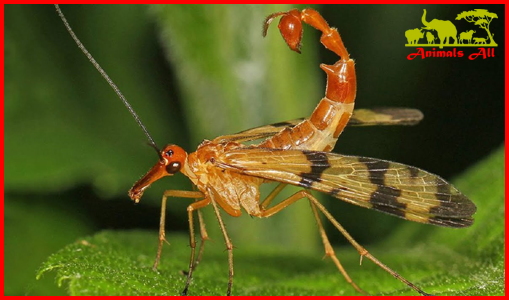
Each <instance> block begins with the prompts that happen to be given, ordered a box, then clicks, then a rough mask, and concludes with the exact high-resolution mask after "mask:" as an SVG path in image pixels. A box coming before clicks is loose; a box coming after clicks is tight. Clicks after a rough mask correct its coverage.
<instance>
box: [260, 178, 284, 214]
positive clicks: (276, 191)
mask: <svg viewBox="0 0 509 300" xmlns="http://www.w3.org/2000/svg"><path fill="white" fill-rule="evenodd" d="M285 187H286V183H280V184H278V186H276V188H275V189H273V190H272V192H270V194H269V195H268V196H267V198H265V200H263V201H262V203H260V208H261V209H262V210H264V209H266V208H267V206H269V205H270V203H271V202H272V200H274V198H276V196H277V195H279V193H281V191H282V190H283V189H284V188H285Z"/></svg>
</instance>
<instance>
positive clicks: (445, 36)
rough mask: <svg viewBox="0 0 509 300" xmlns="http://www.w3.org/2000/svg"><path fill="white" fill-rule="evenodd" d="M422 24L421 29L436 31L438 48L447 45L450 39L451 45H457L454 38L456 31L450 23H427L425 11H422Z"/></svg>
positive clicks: (439, 21)
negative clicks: (438, 42) (452, 41)
mask: <svg viewBox="0 0 509 300" xmlns="http://www.w3.org/2000/svg"><path fill="white" fill-rule="evenodd" d="M422 24H424V26H425V27H423V28H424V29H427V30H436V32H437V35H438V39H439V40H440V48H443V47H444V44H447V45H449V39H450V38H452V39H453V40H454V43H453V44H456V43H457V38H456V36H457V35H458V31H457V30H456V26H454V24H453V23H452V22H451V21H444V20H437V19H433V20H432V21H430V22H427V21H426V9H424V13H423V14H422Z"/></svg>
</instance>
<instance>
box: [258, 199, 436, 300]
mask: <svg viewBox="0 0 509 300" xmlns="http://www.w3.org/2000/svg"><path fill="white" fill-rule="evenodd" d="M302 198H308V199H309V200H310V201H311V202H312V203H313V204H314V205H316V207H317V208H318V209H319V210H320V211H321V212H322V213H323V214H324V215H325V217H326V218H327V219H328V220H329V221H330V222H331V223H332V225H334V227H336V229H337V230H338V231H339V232H340V233H341V234H342V235H343V236H344V237H345V238H346V239H347V240H348V242H350V244H352V246H353V247H354V248H355V249H356V250H357V251H358V252H359V254H360V255H361V257H366V258H368V259H369V260H371V261H372V262H374V263H375V264H376V265H378V266H379V267H380V268H382V269H384V270H385V271H386V272H388V273H389V274H391V275H392V276H394V277H395V278H396V279H398V280H400V281H401V282H403V283H405V284H406V285H408V286H409V287H411V288H412V289H414V290H415V291H417V292H418V293H419V294H421V295H423V296H429V294H428V293H425V292H424V291H423V290H421V289H420V288H418V287H417V286H415V285H414V284H413V283H411V282H410V281H408V280H407V279H405V278H404V277H402V276H401V275H399V274H398V273H396V272H395V271H394V270H392V269H390V268H389V267H388V266H386V265H385V264H383V263H382V262H380V261H379V260H378V259H376V258H375V257H374V256H373V255H371V254H370V253H369V252H368V250H366V249H365V248H364V247H362V246H361V245H360V244H359V243H357V242H356V241H355V240H354V239H353V237H352V236H351V235H350V234H349V233H348V232H347V231H346V230H345V228H343V226H341V224H339V222H338V221H337V220H336V219H335V218H334V217H333V216H332V215H331V214H330V212H329V211H328V210H327V209H326V208H325V207H324V206H323V205H322V204H321V203H320V202H319V201H318V200H317V199H316V198H315V197H314V196H313V195H311V193H309V192H308V191H305V190H302V191H299V192H297V193H295V194H293V195H292V196H290V197H288V198H287V199H285V200H283V201H282V202H280V203H278V204H277V205H275V206H273V207H271V208H269V209H267V210H265V211H264V212H262V215H261V216H262V217H270V216H272V215H273V214H276V213H278V212H279V211H281V210H282V209H283V208H285V207H287V206H289V205H290V204H292V203H294V202H296V201H297V200H300V199H302Z"/></svg>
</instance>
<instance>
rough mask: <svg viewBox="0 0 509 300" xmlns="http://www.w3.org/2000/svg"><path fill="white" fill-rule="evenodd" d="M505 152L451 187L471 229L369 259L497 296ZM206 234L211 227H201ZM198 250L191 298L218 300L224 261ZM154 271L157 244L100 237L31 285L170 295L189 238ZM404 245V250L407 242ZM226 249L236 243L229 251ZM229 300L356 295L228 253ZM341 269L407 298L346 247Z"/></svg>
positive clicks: (257, 256) (427, 286)
mask: <svg viewBox="0 0 509 300" xmlns="http://www.w3.org/2000/svg"><path fill="white" fill-rule="evenodd" d="M504 165H505V146H503V147H501V148H500V149H499V150H497V151H496V152H495V153H494V154H493V155H491V156H490V157H488V158H487V159H485V160H484V161H482V162H481V163H479V164H477V165H476V166H474V167H472V168H471V169H470V170H469V171H468V172H466V173H465V174H464V175H463V176H461V177H459V178H458V180H457V181H456V184H457V186H458V187H459V188H460V189H461V190H462V191H463V192H464V193H465V194H466V195H468V196H469V197H470V198H471V199H472V200H473V201H474V202H475V203H476V204H477V206H478V213H477V214H476V215H475V218H476V222H475V224H474V225H473V226H472V227H470V228H467V229H448V228H439V227H433V226H426V225H423V224H415V223H410V222H406V223H405V224H407V225H405V226H403V227H402V228H400V229H399V230H398V231H396V232H395V234H394V235H392V236H391V237H390V238H389V239H388V240H386V241H385V242H382V243H378V244H373V245H370V246H369V247H367V248H368V250H369V251H370V252H371V253H372V254H373V255H375V256H376V257H377V258H378V259H380V260H381V261H382V262H384V263H385V264H387V265H388V266H389V267H391V268H393V269H394V270H396V271H397V272H399V273H400V274H401V275H402V276H404V277H406V278H407V279H409V280H410V281H411V282H413V283H415V284H416V285H418V286H419V287H421V288H422V289H423V290H425V291H426V292H428V293H432V294H435V295H503V294H504V286H505V271H504V270H505V263H504V260H505V254H504V249H505V246H504V245H505V234H504V212H505V206H504V176H505V175H504ZM209 226H210V225H209ZM212 238H213V240H212V241H207V242H206V245H205V254H204V257H203V260H202V262H201V263H200V265H199V267H198V268H197V270H196V272H195V273H194V278H193V281H192V284H191V287H190V290H189V294H190V295H224V294H225V292H226V282H227V274H228V267H227V255H226V253H225V251H224V245H223V241H222V239H221V238H220V237H219V236H216V237H212ZM167 239H168V241H169V242H170V243H171V245H170V246H168V245H165V246H164V251H163V256H162V261H161V264H160V267H159V271H157V272H156V271H152V269H151V268H152V264H153V259H154V257H155V253H156V246H157V234H156V233H154V232H145V231H104V232H100V233H98V234H96V235H94V236H91V237H86V238H83V239H82V240H80V241H78V242H76V243H74V244H71V245H69V246H67V247H65V248H64V249H62V250H61V251H59V252H57V253H55V254H54V255H52V256H51V257H50V258H49V259H48V260H47V261H46V262H45V263H44V265H43V266H42V267H41V269H40V271H39V275H38V276H39V277H40V276H42V275H43V274H46V273H47V272H48V271H51V270H53V271H56V278H57V282H58V284H59V285H65V286H67V287H68V290H69V293H70V294H71V295H178V294H179V293H180V291H181V289H182V288H183V287H184V283H185V276H184V275H183V270H187V265H188V259H189V247H187V246H186V245H188V238H187V237H186V236H184V235H179V234H169V235H168V236H167ZM410 241H412V242H410ZM233 242H234V244H235V241H233ZM235 245H236V248H235V249H234V262H235V263H234V266H235V277H234V287H233V293H234V294H235V295H350V294H351V295H356V292H355V291H354V290H353V288H352V287H351V286H349V284H348V283H346V281H345V280H344V279H343V278H342V276H341V275H340V274H339V272H338V271H337V270H336V269H335V267H334V265H333V264H332V262H330V261H329V260H328V259H325V260H321V259H320V258H321V255H322V253H315V254H313V255H311V254H308V253H302V252H301V251H299V249H288V248H284V246H283V245H282V246H280V247H276V246H270V247H265V246H264V245H257V246H254V247H253V246H249V247H243V245H242V244H235ZM337 255H338V257H339V258H341V261H342V262H343V264H344V267H345V269H346V270H347V271H348V272H349V274H350V276H351V277H352V279H353V280H354V281H355V282H357V283H358V284H359V285H360V286H361V287H362V288H363V289H365V290H367V291H369V292H371V293H373V294H378V295H415V292H414V291H412V290H410V289H409V288H408V287H406V286H405V285H404V284H402V283H401V282H399V281H398V280H396V279H394V278H392V277H391V276H390V275H389V274H387V273H386V272H385V271H383V270H382V269H380V268H379V267H377V266H375V265H374V264H372V263H371V262H370V261H368V260H367V259H364V262H363V263H362V266H361V267H359V266H358V259H359V257H358V254H357V253H356V252H355V250H353V248H351V247H341V248H339V249H337Z"/></svg>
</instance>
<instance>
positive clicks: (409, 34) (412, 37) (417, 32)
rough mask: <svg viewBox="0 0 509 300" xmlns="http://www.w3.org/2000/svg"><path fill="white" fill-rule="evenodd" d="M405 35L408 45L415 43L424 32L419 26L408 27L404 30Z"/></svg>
mask: <svg viewBox="0 0 509 300" xmlns="http://www.w3.org/2000/svg"><path fill="white" fill-rule="evenodd" d="M405 37H406V39H407V41H408V44H409V45H415V44H417V42H418V41H419V40H420V39H421V38H423V37H424V32H422V29H419V28H415V29H408V30H407V31H405Z"/></svg>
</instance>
